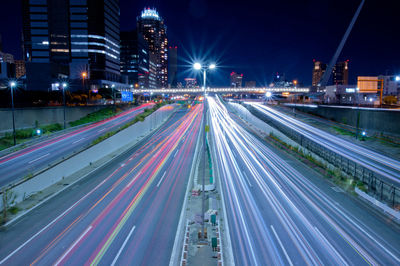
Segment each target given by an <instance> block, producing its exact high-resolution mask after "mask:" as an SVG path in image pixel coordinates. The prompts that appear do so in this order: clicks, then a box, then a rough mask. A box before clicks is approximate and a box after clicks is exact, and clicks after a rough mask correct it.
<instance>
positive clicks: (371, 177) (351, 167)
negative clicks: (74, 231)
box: [246, 105, 400, 208]
mask: <svg viewBox="0 0 400 266" xmlns="http://www.w3.org/2000/svg"><path fill="white" fill-rule="evenodd" d="M246 107H247V109H249V111H250V112H251V113H252V114H253V115H255V116H256V117H258V118H259V119H261V120H262V121H264V122H266V123H268V124H269V125H271V126H273V127H274V128H276V129H278V130H279V131H281V132H282V133H284V134H285V135H286V136H288V137H289V138H291V139H293V140H294V141H296V142H297V143H299V144H300V145H301V146H302V147H304V148H305V149H307V150H309V151H310V152H312V153H314V154H316V155H318V156H319V157H321V158H323V159H324V160H326V161H327V162H329V163H330V164H332V165H334V166H336V167H337V168H339V169H340V170H341V171H343V172H344V173H346V174H347V175H349V176H352V177H353V178H354V179H355V180H358V181H361V182H362V183H363V184H365V186H366V189H367V193H368V194H370V195H372V196H374V197H375V198H376V199H379V200H380V201H383V202H386V203H388V204H389V205H390V206H392V207H394V208H399V207H400V188H399V187H397V186H395V185H393V184H391V183H389V182H387V181H385V180H384V178H383V177H381V176H379V174H377V173H376V172H374V171H372V170H370V169H368V168H366V167H364V166H362V165H360V164H358V163H356V162H354V161H353V160H351V159H349V158H346V157H344V156H341V155H340V154H338V153H336V152H335V151H333V150H331V149H328V148H326V147H324V146H322V145H320V144H318V143H316V142H315V141H313V140H311V139H310V138H308V137H306V136H304V135H303V134H300V133H299V132H297V131H295V130H293V129H291V128H289V127H287V126H285V125H283V124H282V123H280V122H278V121H276V120H274V119H272V118H270V117H268V116H267V115H265V114H263V113H261V112H260V111H258V110H257V109H255V108H254V107H252V106H249V105H246Z"/></svg>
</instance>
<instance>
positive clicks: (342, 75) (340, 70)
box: [332, 60, 349, 85]
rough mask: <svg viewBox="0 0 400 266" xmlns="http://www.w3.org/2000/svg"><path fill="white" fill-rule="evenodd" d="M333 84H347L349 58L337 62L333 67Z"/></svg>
mask: <svg viewBox="0 0 400 266" xmlns="http://www.w3.org/2000/svg"><path fill="white" fill-rule="evenodd" d="M332 74H333V85H348V84H349V60H346V61H344V62H337V63H336V65H335V66H334V67H333V71H332Z"/></svg>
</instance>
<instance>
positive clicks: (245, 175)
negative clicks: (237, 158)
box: [243, 172, 253, 187]
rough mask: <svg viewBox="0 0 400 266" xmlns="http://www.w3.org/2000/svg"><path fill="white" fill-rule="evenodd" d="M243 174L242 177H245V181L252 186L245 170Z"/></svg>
mask: <svg viewBox="0 0 400 266" xmlns="http://www.w3.org/2000/svg"><path fill="white" fill-rule="evenodd" d="M243 176H244V178H245V179H246V181H247V183H249V186H250V187H253V185H252V184H251V183H250V181H249V178H248V177H247V174H246V172H243Z"/></svg>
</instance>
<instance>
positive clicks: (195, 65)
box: [193, 63, 201, 70]
mask: <svg viewBox="0 0 400 266" xmlns="http://www.w3.org/2000/svg"><path fill="white" fill-rule="evenodd" d="M193 67H194V69H196V70H199V69H201V64H200V63H194V65H193Z"/></svg>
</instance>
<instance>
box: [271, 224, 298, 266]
mask: <svg viewBox="0 0 400 266" xmlns="http://www.w3.org/2000/svg"><path fill="white" fill-rule="evenodd" d="M271 229H272V233H274V236H275V238H276V240H278V243H279V246H280V247H281V249H282V251H283V253H284V254H285V257H286V259H287V261H288V262H289V264H290V265H291V266H293V263H292V261H291V260H290V258H289V255H288V254H287V252H286V249H285V248H284V246H283V245H282V242H281V240H280V239H279V237H278V234H277V233H276V231H275V229H274V227H273V226H272V224H271Z"/></svg>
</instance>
